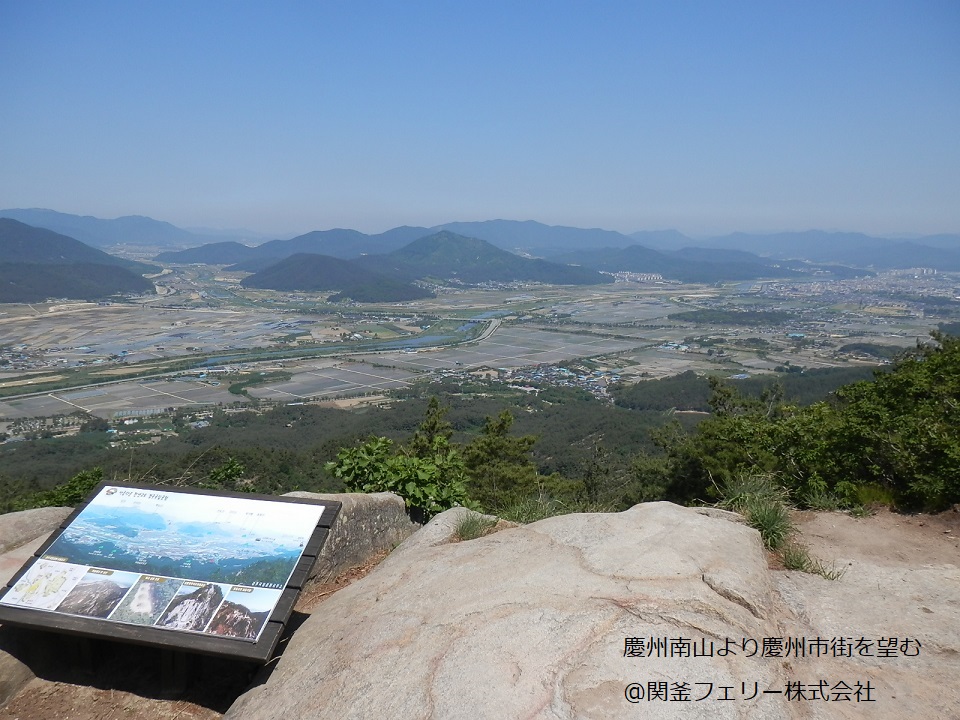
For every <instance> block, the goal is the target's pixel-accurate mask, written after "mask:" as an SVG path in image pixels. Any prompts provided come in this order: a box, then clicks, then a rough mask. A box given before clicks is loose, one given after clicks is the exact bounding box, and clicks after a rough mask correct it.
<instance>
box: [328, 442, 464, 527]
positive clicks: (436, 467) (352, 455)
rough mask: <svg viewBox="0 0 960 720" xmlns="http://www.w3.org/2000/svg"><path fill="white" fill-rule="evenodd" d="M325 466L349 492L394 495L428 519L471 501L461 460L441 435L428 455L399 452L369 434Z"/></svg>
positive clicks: (413, 510)
mask: <svg viewBox="0 0 960 720" xmlns="http://www.w3.org/2000/svg"><path fill="white" fill-rule="evenodd" d="M327 470H328V471H329V472H331V473H333V475H334V476H336V477H338V478H341V479H342V480H343V481H344V486H345V487H346V489H347V491H348V492H365V493H373V492H392V493H396V494H397V495H399V496H400V497H402V498H403V499H404V502H405V503H406V506H407V508H408V509H409V510H410V511H411V514H412V516H414V517H415V518H416V519H422V520H424V521H426V520H429V519H430V518H431V517H432V516H433V515H436V514H437V513H439V512H442V511H444V510H447V509H449V508H452V507H456V506H458V505H462V506H464V507H471V506H472V505H473V503H471V502H470V499H469V498H468V497H467V490H466V486H465V484H464V468H463V458H462V457H461V456H460V453H459V451H458V450H457V449H456V448H454V447H451V446H450V445H449V443H448V442H447V441H446V440H445V439H444V438H442V437H438V438H436V440H435V441H434V443H433V445H432V447H431V453H430V455H429V456H427V457H417V456H415V455H405V454H403V453H402V452H401V453H395V452H394V443H393V441H392V440H390V439H389V438H384V437H379V438H371V439H370V440H368V441H367V442H365V443H363V444H362V445H360V446H359V447H355V448H343V449H342V450H340V452H339V453H337V459H336V460H335V461H331V462H329V463H327ZM417 516H420V517H417Z"/></svg>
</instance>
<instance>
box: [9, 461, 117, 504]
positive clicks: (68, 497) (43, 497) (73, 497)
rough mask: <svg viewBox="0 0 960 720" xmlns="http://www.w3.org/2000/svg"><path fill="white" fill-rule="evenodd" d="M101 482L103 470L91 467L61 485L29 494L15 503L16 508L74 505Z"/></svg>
mask: <svg viewBox="0 0 960 720" xmlns="http://www.w3.org/2000/svg"><path fill="white" fill-rule="evenodd" d="M101 482H103V470H102V469H101V468H93V470H84V471H83V472H79V473H77V474H76V475H74V476H73V477H72V478H70V480H68V481H67V482H65V483H64V484H63V485H59V486H57V487H55V488H53V489H52V490H45V491H43V492H39V493H37V494H35V495H32V496H29V497H27V498H25V499H23V500H22V501H20V502H19V503H17V506H16V509H17V510H28V509H30V508H41V507H76V506H77V505H79V504H80V503H82V502H83V501H84V500H86V499H87V496H88V495H89V494H90V493H91V492H92V491H93V489H94V488H95V487H96V486H97V485H99V484H100V483H101Z"/></svg>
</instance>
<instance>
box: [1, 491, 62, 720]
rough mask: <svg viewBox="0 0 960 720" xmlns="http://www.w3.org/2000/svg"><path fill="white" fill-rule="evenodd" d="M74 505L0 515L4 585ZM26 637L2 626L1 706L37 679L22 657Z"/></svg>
mask: <svg viewBox="0 0 960 720" xmlns="http://www.w3.org/2000/svg"><path fill="white" fill-rule="evenodd" d="M71 512H73V508H38V509H36V510H24V511H22V512H14V513H7V514H5V515H0V587H2V586H3V585H6V583H7V581H8V580H9V579H10V578H11V577H13V574H14V573H16V572H17V570H19V569H20V567H21V566H22V565H23V563H25V562H26V561H27V559H28V558H30V557H31V556H32V555H33V554H34V552H36V550H37V548H39V547H40V545H41V544H42V543H43V542H44V541H45V540H46V539H47V536H48V535H49V534H50V533H51V532H53V531H54V530H55V529H56V528H58V527H59V526H60V524H61V523H62V522H63V521H64V520H65V519H66V517H67V516H68V515H69V514H70V513H71ZM22 644H23V639H22V638H21V637H20V635H18V634H17V633H16V632H14V631H9V630H8V629H6V628H0V708H2V707H3V706H4V705H6V704H7V703H8V702H9V701H10V700H11V699H12V698H13V697H15V696H16V694H17V693H18V692H20V690H21V689H22V688H23V687H24V686H25V685H26V684H27V683H28V682H30V680H32V679H33V677H34V673H33V670H31V669H30V667H28V666H27V665H26V664H25V663H24V662H23V661H21V660H20V659H19V657H22V656H23V650H22V647H21V646H22Z"/></svg>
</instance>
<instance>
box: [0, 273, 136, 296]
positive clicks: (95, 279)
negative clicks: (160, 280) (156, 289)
mask: <svg viewBox="0 0 960 720" xmlns="http://www.w3.org/2000/svg"><path fill="white" fill-rule="evenodd" d="M148 292H153V283H151V282H150V281H149V280H147V279H145V278H143V277H142V276H140V275H134V274H133V273H132V272H130V271H129V270H126V269H124V268H121V267H116V266H110V265H99V264H94V263H73V264H70V265H40V264H29V263H0V303H29V302H41V301H43V300H47V299H49V298H71V299H74V300H100V299H102V298H106V297H110V296H111V295H116V294H119V293H137V294H139V293H148Z"/></svg>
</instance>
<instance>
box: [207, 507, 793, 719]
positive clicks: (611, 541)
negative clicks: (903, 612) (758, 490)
mask: <svg viewBox="0 0 960 720" xmlns="http://www.w3.org/2000/svg"><path fill="white" fill-rule="evenodd" d="M444 522H446V521H445V519H444V515H441V516H439V517H438V518H435V520H434V523H444ZM429 528H430V525H428V526H427V529H425V530H424V531H421V532H426V533H428V534H429V533H430V530H429ZM419 534H420V533H417V534H415V535H414V536H413V537H412V538H410V540H408V541H407V543H405V544H404V545H401V547H400V548H399V549H398V551H397V552H395V553H394V554H393V555H391V556H390V557H388V558H387V559H386V560H385V561H384V562H383V563H382V564H381V565H380V566H379V567H378V568H377V569H376V570H374V571H373V572H372V573H371V574H370V575H368V576H367V577H366V578H364V579H363V580H360V581H359V582H357V583H355V584H353V585H351V586H349V587H347V588H346V589H344V590H341V591H340V592H338V593H336V594H334V595H332V596H331V597H330V598H329V599H328V600H327V601H326V602H324V603H323V604H322V605H321V606H320V607H319V608H317V610H316V611H315V612H314V614H313V615H312V617H311V618H310V619H309V620H308V621H307V622H306V623H305V624H304V625H303V626H302V627H301V628H300V629H299V630H298V631H297V633H296V634H295V636H294V637H293V639H292V640H291V643H290V646H289V647H288V648H287V649H286V651H285V653H284V655H283V657H282V658H281V660H280V662H279V665H278V667H277V668H276V669H275V670H274V672H273V674H272V675H271V676H270V678H269V679H268V681H267V682H266V683H265V684H263V685H261V686H259V687H257V688H254V689H253V690H251V691H250V692H248V693H247V694H245V695H244V696H242V697H241V698H240V699H239V700H238V701H237V702H236V703H235V704H234V706H233V707H232V708H231V709H230V711H229V712H228V713H227V715H226V716H225V717H226V718H228V719H229V720H269V719H271V718H289V717H297V718H375V717H384V718H387V717H389V718H405V719H408V718H409V719H415V718H470V719H471V720H476V719H479V718H497V719H498V720H501V719H503V718H556V719H558V720H560V719H564V720H565V719H568V718H625V717H657V718H670V717H682V718H701V717H702V718H706V717H718V718H735V717H745V716H747V714H748V713H750V714H751V715H752V716H756V717H764V718H771V719H773V720H776V719H777V718H787V717H793V716H794V715H793V714H792V711H791V710H790V708H789V707H788V706H787V705H786V704H784V703H783V702H780V701H778V700H776V699H765V698H764V696H762V695H761V696H760V697H759V699H757V700H755V701H754V702H752V703H748V702H745V701H743V702H729V701H727V702H724V701H719V700H717V699H716V698H717V697H719V694H720V690H719V688H720V687H721V686H727V687H730V688H732V689H733V690H735V691H736V693H737V694H738V695H739V694H740V692H741V690H743V689H744V688H743V683H748V684H749V686H748V687H747V688H746V689H747V690H749V691H750V692H752V691H753V688H754V682H756V683H758V687H759V688H760V689H764V688H768V687H781V686H782V683H783V678H784V672H785V668H784V663H782V662H780V661H776V660H771V659H769V658H763V659H761V658H759V657H755V658H748V657H745V656H744V654H743V653H742V652H739V651H738V652H737V654H733V653H731V654H730V655H727V656H726V657H717V656H714V657H661V658H656V657H625V656H624V649H625V638H650V637H653V638H685V639H692V640H697V641H699V640H703V641H704V642H705V643H706V645H705V647H709V644H710V643H711V642H713V643H714V646H715V647H716V648H719V647H722V646H723V645H724V639H725V638H731V639H734V640H735V642H736V644H737V647H739V643H740V642H741V639H742V638H745V637H748V638H757V637H764V636H769V635H776V634H777V629H776V624H775V622H774V620H773V618H772V616H771V613H772V608H773V606H774V604H775V595H774V592H773V589H772V582H771V579H770V574H769V572H768V570H767V561H766V557H765V553H764V551H763V549H762V546H761V544H760V540H759V536H758V534H757V533H756V532H755V531H754V530H751V529H749V528H747V527H745V526H743V525H741V524H738V523H736V522H731V521H730V520H729V519H728V517H726V516H725V515H722V514H721V515H719V516H716V515H714V516H711V515H710V514H706V513H702V512H698V511H696V510H692V509H686V508H681V507H678V506H676V505H672V504H669V503H650V504H644V505H638V506H636V507H634V508H632V509H630V510H628V511H626V512H622V513H617V514H589V515H568V516H563V517H556V518H550V519H548V520H543V521H541V522H538V523H534V524H532V525H528V526H525V527H520V528H514V529H509V530H504V531H501V532H498V533H496V534H494V535H490V536H487V537H483V538H479V539H476V540H470V541H467V542H460V543H449V544H440V545H437V544H435V542H434V541H433V540H431V541H430V542H427V543H422V542H420V541H418V539H417V538H418V535H419ZM663 681H666V682H668V683H684V682H685V683H688V684H689V688H690V694H691V699H690V701H689V702H681V701H677V702H662V701H659V700H658V701H653V702H651V701H648V700H643V701H641V702H639V703H636V704H632V703H630V702H628V701H627V699H626V698H625V689H626V688H627V686H628V685H629V684H630V683H640V684H641V686H642V687H643V688H644V691H646V689H647V683H650V682H654V683H656V682H663ZM696 683H703V684H701V685H697V684H696ZM707 683H712V686H713V687H715V688H716V690H714V691H713V696H712V698H711V699H709V700H705V701H701V702H694V700H695V699H696V698H697V697H699V696H700V695H703V694H704V693H705V692H706V690H707V685H706V684H707ZM670 687H671V688H672V689H674V690H676V689H677V687H676V686H673V685H670ZM726 692H732V690H730V691H726Z"/></svg>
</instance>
